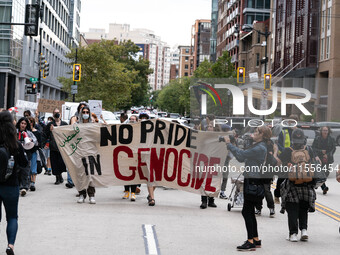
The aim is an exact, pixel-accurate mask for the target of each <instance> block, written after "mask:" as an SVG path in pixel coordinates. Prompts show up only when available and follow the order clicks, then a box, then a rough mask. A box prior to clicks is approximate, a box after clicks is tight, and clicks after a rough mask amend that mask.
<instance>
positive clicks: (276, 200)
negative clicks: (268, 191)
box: [274, 197, 280, 205]
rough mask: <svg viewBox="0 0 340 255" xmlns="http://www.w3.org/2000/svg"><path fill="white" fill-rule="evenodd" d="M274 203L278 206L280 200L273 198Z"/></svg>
mask: <svg viewBox="0 0 340 255" xmlns="http://www.w3.org/2000/svg"><path fill="white" fill-rule="evenodd" d="M274 203H275V204H278V205H279V204H280V198H279V197H275V198H274Z"/></svg>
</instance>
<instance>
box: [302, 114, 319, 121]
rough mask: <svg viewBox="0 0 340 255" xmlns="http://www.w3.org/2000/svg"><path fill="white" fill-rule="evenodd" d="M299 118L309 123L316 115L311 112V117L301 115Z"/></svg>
mask: <svg viewBox="0 0 340 255" xmlns="http://www.w3.org/2000/svg"><path fill="white" fill-rule="evenodd" d="M300 117H301V121H304V122H311V120H312V119H314V120H315V118H316V113H315V112H313V113H312V115H304V114H301V115H300Z"/></svg>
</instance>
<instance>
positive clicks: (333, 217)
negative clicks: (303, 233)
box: [315, 206, 340, 222]
mask: <svg viewBox="0 0 340 255" xmlns="http://www.w3.org/2000/svg"><path fill="white" fill-rule="evenodd" d="M315 209H316V210H318V211H319V212H321V213H323V214H325V215H327V216H329V217H331V218H332V219H334V220H336V221H338V222H340V218H338V217H336V216H334V215H332V214H330V213H328V212H326V211H324V210H322V209H320V208H318V207H317V206H316V208H315Z"/></svg>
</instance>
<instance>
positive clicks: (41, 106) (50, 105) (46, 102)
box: [38, 98, 65, 113]
mask: <svg viewBox="0 0 340 255" xmlns="http://www.w3.org/2000/svg"><path fill="white" fill-rule="evenodd" d="M64 103H65V102H64V101H59V100H52V99H44V98H39V103H38V112H48V113H53V110H54V109H55V108H59V110H60V111H61V110H62V105H63V104H64Z"/></svg>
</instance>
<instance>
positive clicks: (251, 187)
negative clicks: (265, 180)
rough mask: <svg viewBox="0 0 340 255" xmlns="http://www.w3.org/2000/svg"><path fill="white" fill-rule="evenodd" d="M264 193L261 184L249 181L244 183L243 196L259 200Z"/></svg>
mask: <svg viewBox="0 0 340 255" xmlns="http://www.w3.org/2000/svg"><path fill="white" fill-rule="evenodd" d="M264 192H265V191H264V186H263V184H255V183H249V180H247V183H245V189H244V194H246V195H251V196H255V197H259V198H261V197H264Z"/></svg>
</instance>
